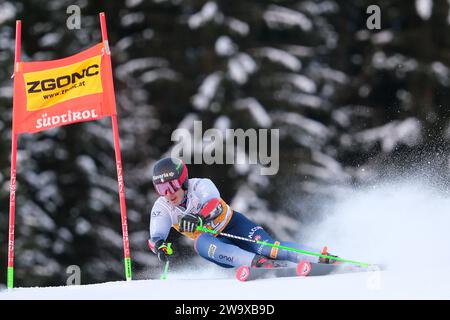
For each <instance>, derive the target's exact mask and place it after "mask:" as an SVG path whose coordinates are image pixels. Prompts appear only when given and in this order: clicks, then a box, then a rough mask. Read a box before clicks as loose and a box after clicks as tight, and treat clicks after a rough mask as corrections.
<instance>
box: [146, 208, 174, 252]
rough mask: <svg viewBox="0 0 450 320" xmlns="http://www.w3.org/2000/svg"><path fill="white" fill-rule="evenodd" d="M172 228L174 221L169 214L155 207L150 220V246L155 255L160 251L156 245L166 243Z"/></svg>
mask: <svg viewBox="0 0 450 320" xmlns="http://www.w3.org/2000/svg"><path fill="white" fill-rule="evenodd" d="M171 227H172V219H171V217H170V215H169V213H167V212H165V211H164V210H163V209H162V208H159V207H158V206H153V209H152V212H151V218H150V239H149V241H148V244H149V247H150V249H151V250H152V251H153V252H154V253H157V250H158V248H157V247H156V244H157V243H158V244H160V243H161V242H165V241H166V239H167V237H168V235H169V232H170V228H171Z"/></svg>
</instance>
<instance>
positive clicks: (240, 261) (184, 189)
mask: <svg viewBox="0 0 450 320" xmlns="http://www.w3.org/2000/svg"><path fill="white" fill-rule="evenodd" d="M153 185H154V187H155V189H156V191H157V192H158V194H159V195H160V197H159V198H158V200H156V202H155V203H154V205H153V208H152V210H151V220H150V239H149V240H148V244H149V247H150V249H151V250H152V251H153V252H154V253H155V254H156V255H157V256H158V258H159V260H160V261H162V262H165V261H167V258H168V256H169V255H170V254H171V252H172V249H171V247H170V244H168V243H167V242H166V239H167V237H168V234H169V231H170V229H171V227H173V228H174V229H176V230H177V231H178V232H180V233H182V234H183V235H185V236H188V237H190V238H192V239H194V240H195V244H194V248H195V251H196V252H197V253H198V254H199V255H200V256H201V257H203V258H205V259H206V260H209V261H211V262H214V263H216V264H218V265H219V266H222V267H225V268H232V267H240V266H244V265H245V266H251V267H264V268H273V267H283V266H287V263H286V261H291V262H294V263H298V262H299V261H304V260H307V261H311V262H319V263H334V260H333V259H329V258H322V257H320V258H317V257H314V256H309V255H304V254H301V253H297V252H291V251H287V250H283V249H279V248H276V247H270V246H265V245H260V244H257V243H254V242H249V241H244V240H239V239H230V238H228V237H225V236H221V235H217V234H211V233H207V232H202V231H201V230H197V227H198V226H203V227H205V228H208V229H210V230H213V231H215V232H217V233H220V232H224V233H227V234H232V235H235V236H239V237H244V238H248V239H252V240H259V241H263V242H266V243H271V244H275V245H281V246H286V247H293V248H296V249H301V250H308V251H312V252H318V251H319V250H317V249H316V248H308V247H305V246H302V245H299V244H297V243H292V242H285V241H275V240H274V239H273V238H272V237H271V236H270V235H269V234H268V233H267V232H266V231H265V230H264V229H263V228H262V227H261V226H259V225H257V224H255V223H254V222H252V221H251V220H249V219H248V218H246V217H245V216H244V215H243V214H241V213H239V212H237V211H235V210H233V209H232V208H231V207H230V206H229V205H228V204H227V203H226V202H225V201H223V200H222V199H221V198H220V193H219V191H218V190H217V188H216V186H215V185H214V183H213V182H212V181H211V180H210V179H200V178H191V179H189V178H188V170H187V167H186V165H185V164H184V162H183V161H181V160H179V159H177V158H170V157H168V158H163V159H161V160H159V161H158V162H156V164H155V165H154V167H153ZM322 255H327V256H331V257H336V256H332V255H330V254H328V252H327V248H326V247H324V249H323V250H322Z"/></svg>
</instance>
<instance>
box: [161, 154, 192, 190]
mask: <svg viewBox="0 0 450 320" xmlns="http://www.w3.org/2000/svg"><path fill="white" fill-rule="evenodd" d="M153 185H154V187H155V189H156V191H157V192H158V194H159V195H161V196H164V195H166V194H167V193H169V194H170V193H175V192H177V191H178V190H179V189H180V188H183V190H187V188H188V170H187V167H186V164H185V163H184V162H183V161H182V160H180V159H177V158H170V157H168V158H163V159H161V160H159V161H157V162H156V163H155V165H154V166H153Z"/></svg>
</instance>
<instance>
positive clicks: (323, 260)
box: [319, 246, 339, 264]
mask: <svg viewBox="0 0 450 320" xmlns="http://www.w3.org/2000/svg"><path fill="white" fill-rule="evenodd" d="M322 255H324V256H329V257H334V258H337V257H338V256H335V255H332V254H329V253H328V247H327V246H325V247H323V250H322ZM319 263H326V264H338V263H339V262H338V261H336V260H334V259H330V258H323V257H319Z"/></svg>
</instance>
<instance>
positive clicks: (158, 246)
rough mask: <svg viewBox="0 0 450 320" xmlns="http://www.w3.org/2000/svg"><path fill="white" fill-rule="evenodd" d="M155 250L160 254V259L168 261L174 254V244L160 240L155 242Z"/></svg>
mask: <svg viewBox="0 0 450 320" xmlns="http://www.w3.org/2000/svg"><path fill="white" fill-rule="evenodd" d="M154 252H155V253H156V255H157V256H158V259H159V261H161V262H166V261H167V260H168V258H169V256H171V255H172V254H173V250H172V244H171V243H166V242H164V241H163V240H159V241H157V242H156V243H155V246H154Z"/></svg>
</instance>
